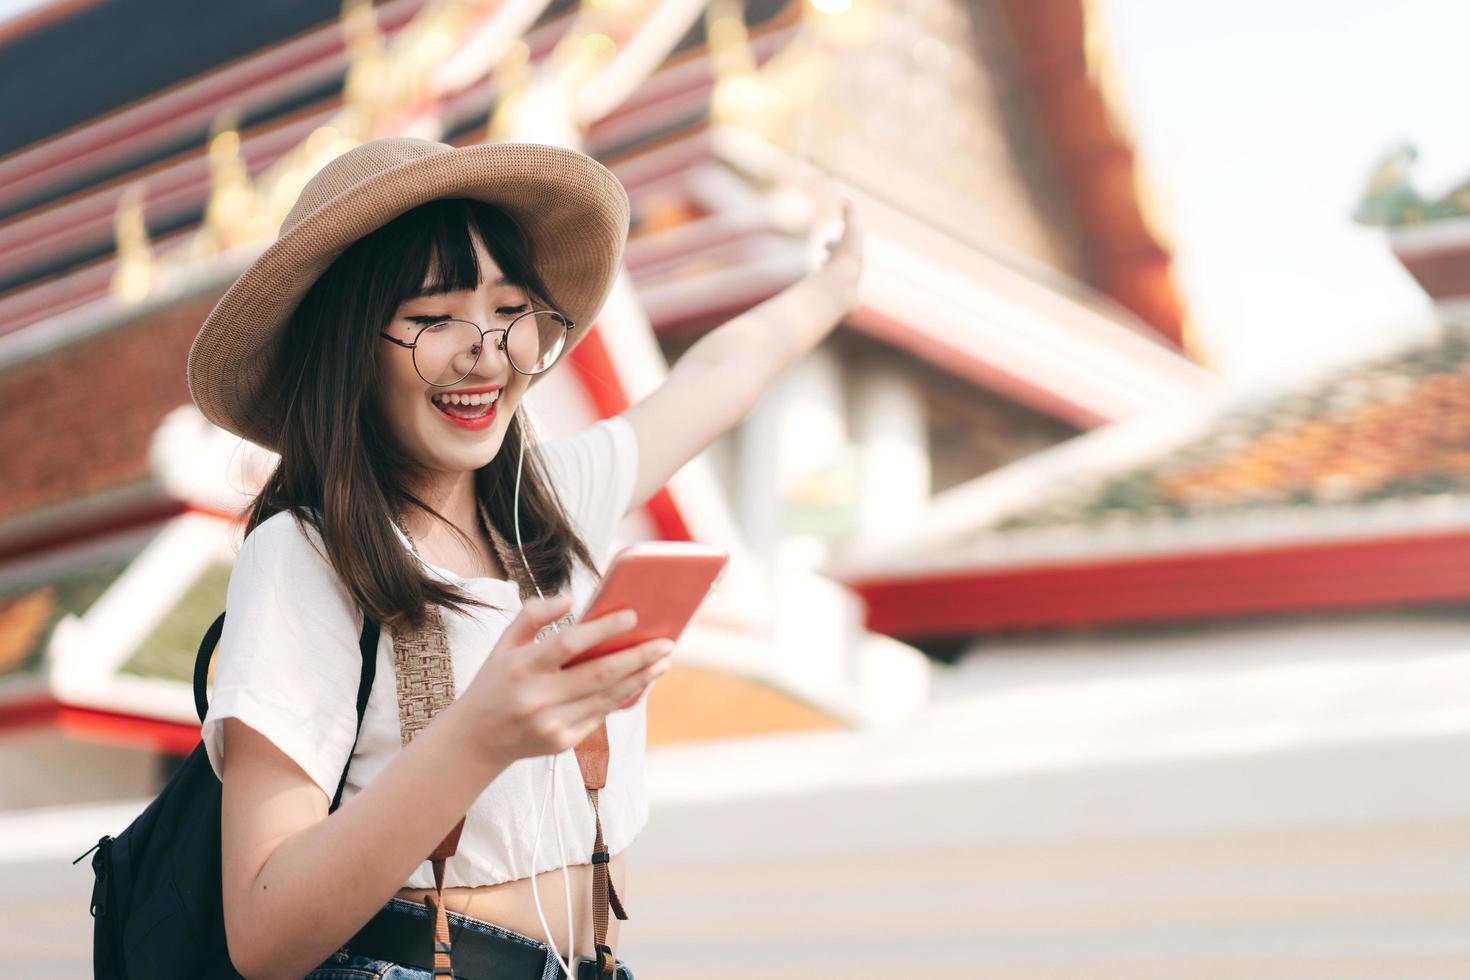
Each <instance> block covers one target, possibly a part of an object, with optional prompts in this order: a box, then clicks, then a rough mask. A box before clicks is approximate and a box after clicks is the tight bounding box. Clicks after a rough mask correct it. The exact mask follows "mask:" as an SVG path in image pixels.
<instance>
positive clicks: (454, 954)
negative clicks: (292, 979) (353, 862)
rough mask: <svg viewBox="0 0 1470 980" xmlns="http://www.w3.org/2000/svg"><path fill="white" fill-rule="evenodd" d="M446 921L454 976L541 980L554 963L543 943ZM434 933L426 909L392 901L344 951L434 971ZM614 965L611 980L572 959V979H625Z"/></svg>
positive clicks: (560, 973)
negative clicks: (574, 976) (614, 972)
mask: <svg viewBox="0 0 1470 980" xmlns="http://www.w3.org/2000/svg"><path fill="white" fill-rule="evenodd" d="M445 916H446V918H447V919H448V921H449V945H450V958H451V959H452V960H453V962H454V974H455V976H464V977H524V978H525V980H542V977H543V975H544V972H545V970H546V965H547V963H548V962H555V959H554V957H553V956H552V955H550V954H551V946H550V944H548V943H546V942H543V941H542V940H539V939H536V938H534V937H532V936H527V935H525V934H524V933H519V932H516V931H514V930H512V929H506V928H505V927H503V926H498V925H496V924H494V923H493V922H486V921H485V920H483V919H477V918H475V917H474V916H470V915H465V914H463V913H461V912H455V911H452V910H447V909H446V910H445ZM433 933H434V924H433V918H432V916H431V915H430V912H429V909H428V907H427V906H425V905H424V904H422V903H420V902H414V901H410V900H408V899H405V898H398V897H394V898H391V899H389V900H388V904H386V905H384V906H383V907H382V908H381V909H379V910H378V912H377V914H376V915H374V916H373V917H372V918H371V919H369V920H368V922H367V924H366V925H364V926H363V927H362V928H361V929H359V930H358V931H357V933H356V935H354V936H353V937H352V938H351V939H349V940H348V941H347V942H346V944H345V945H344V946H343V947H342V949H343V952H345V953H348V954H350V955H355V956H368V957H371V958H373V959H379V960H388V961H389V962H392V963H399V964H402V965H403V966H411V967H416V968H418V969H421V970H429V971H431V972H432V971H433V969H434V943H433ZM618 965H619V967H620V969H618V970H617V972H616V974H615V975H613V976H608V975H606V974H603V975H601V976H599V974H598V971H597V962H596V961H595V960H592V959H588V958H586V957H580V956H579V957H576V958H574V959H573V960H572V966H573V968H574V969H575V970H576V971H577V977H576V980H623V978H624V977H626V976H629V974H628V973H627V971H626V970H625V969H622V968H621V967H622V966H623V964H622V961H621V960H619V961H618ZM553 976H554V977H556V978H559V980H566V971H565V970H563V969H561V968H560V967H559V966H558V967H557V968H556V972H555V974H554V975H553Z"/></svg>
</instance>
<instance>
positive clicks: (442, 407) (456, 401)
mask: <svg viewBox="0 0 1470 980" xmlns="http://www.w3.org/2000/svg"><path fill="white" fill-rule="evenodd" d="M499 395H500V392H499V391H498V390H497V391H492V392H487V393H484V394H479V395H435V396H434V397H433V399H432V401H433V404H434V408H435V409H437V410H438V412H439V414H440V415H442V416H444V418H445V419H447V420H448V421H450V422H453V423H454V424H455V425H458V426H460V427H461V428H472V429H481V428H484V427H486V426H488V425H489V424H490V423H491V422H493V421H495V413H496V410H497V407H498V406H499V403H500V399H499Z"/></svg>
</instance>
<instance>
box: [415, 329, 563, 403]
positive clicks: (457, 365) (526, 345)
mask: <svg viewBox="0 0 1470 980" xmlns="http://www.w3.org/2000/svg"><path fill="white" fill-rule="evenodd" d="M499 338H500V331H499V330H491V331H490V332H488V333H486V334H485V335H484V337H483V339H482V338H481V335H480V328H479V327H477V326H475V324H473V323H471V322H469V321H468V320H442V321H440V322H439V323H431V324H428V325H427V326H425V327H424V328H423V329H422V330H420V331H419V335H418V339H417V341H415V344H416V346H415V347H414V351H413V356H414V367H416V368H417V369H418V372H419V375H420V376H422V377H423V379H424V380H425V381H426V382H428V383H429V384H432V385H441V386H443V385H452V384H458V383H459V382H460V381H462V380H463V379H464V378H465V377H467V376H468V375H469V373H470V372H471V371H473V370H474V368H475V364H476V363H477V362H478V360H479V358H480V357H481V356H483V351H482V350H481V347H482V346H483V345H486V344H489V345H498V344H499V343H500V339H499ZM566 340H567V321H566V319H565V318H564V317H563V316H562V315H561V314H560V313H557V312H556V311H554V310H538V311H535V312H532V313H527V314H525V315H523V316H520V317H517V318H516V320H515V321H514V322H512V323H511V325H510V327H509V328H508V329H507V332H506V334H505V353H506V355H507V356H508V357H509V358H510V363H511V367H513V368H514V369H515V370H516V371H519V372H520V373H521V374H540V373H541V372H542V371H545V370H547V369H548V368H550V367H551V365H552V364H554V363H556V359H557V357H558V356H560V355H561V351H562V348H563V347H564V346H566Z"/></svg>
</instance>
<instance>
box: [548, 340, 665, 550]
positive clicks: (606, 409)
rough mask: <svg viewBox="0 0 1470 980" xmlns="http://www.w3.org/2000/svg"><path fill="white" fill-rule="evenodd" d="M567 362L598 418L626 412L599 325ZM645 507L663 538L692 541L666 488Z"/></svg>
mask: <svg viewBox="0 0 1470 980" xmlns="http://www.w3.org/2000/svg"><path fill="white" fill-rule="evenodd" d="M567 361H568V363H569V364H570V365H571V368H572V371H573V373H575V374H576V376H577V380H578V381H579V382H580V383H581V385H582V389H583V390H584V391H585V392H586V393H587V397H588V398H590V399H591V400H592V406H593V408H594V409H596V411H597V414H598V416H599V417H600V418H611V417H612V416H614V415H621V414H622V413H623V412H625V411H627V409H628V406H629V405H630V404H632V402H631V401H630V399H629V397H628V391H627V389H626V388H624V387H623V382H622V379H621V377H620V376H619V375H618V371H617V368H616V367H615V366H614V365H613V360H612V353H611V352H610V351H609V350H608V348H607V344H606V342H604V340H603V335H602V330H601V329H599V327H598V326H596V325H594V326H593V328H592V329H591V330H589V331H587V336H585V337H583V338H582V340H581V342H580V343H579V344H577V346H576V347H573V348H572V350H571V353H570V354H568V355H567ZM644 506H645V507H646V508H647V510H648V516H649V518H650V519H652V521H653V524H654V526H655V527H657V528H658V533H659V534H660V535H661V536H662V537H664V538H665V539H667V540H674V541H689V540H691V539H692V538H693V534H692V533H691V532H690V530H689V524H688V522H687V521H686V520H685V519H684V515H683V513H682V512H681V511H680V509H679V505H678V504H677V503H675V501H674V498H673V495H672V494H670V493H669V488H668V487H660V488H659V490H658V492H657V493H655V494H654V495H653V496H652V497H650V498H649V499H648V502H647V503H646V504H645V505H644Z"/></svg>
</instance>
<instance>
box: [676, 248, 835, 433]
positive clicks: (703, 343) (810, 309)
mask: <svg viewBox="0 0 1470 980" xmlns="http://www.w3.org/2000/svg"><path fill="white" fill-rule="evenodd" d="M838 283H839V280H838V279H837V277H836V275H835V274H834V273H833V272H832V269H831V267H825V268H823V269H819V270H818V271H817V272H814V273H812V274H811V275H809V276H806V277H805V278H803V279H801V280H799V281H797V282H795V283H793V284H792V285H790V286H788V287H787V288H786V289H783V290H782V291H781V292H779V293H777V294H776V295H775V296H772V297H771V298H769V299H767V300H765V301H763V302H761V303H759V304H757V305H755V306H753V307H751V308H750V309H749V310H746V311H745V312H744V313H741V314H740V315H739V316H736V317H734V318H732V319H730V320H729V321H727V322H725V323H723V324H721V325H720V326H718V327H716V328H715V329H714V330H711V331H710V332H709V333H707V334H705V335H704V336H703V337H701V338H700V339H699V340H698V341H697V342H695V343H694V344H693V345H692V346H691V347H690V348H689V349H688V350H687V351H685V352H684V356H683V357H681V358H679V361H678V363H676V364H675V365H674V368H673V371H672V372H671V374H672V373H674V372H679V371H681V370H682V371H689V372H695V373H698V374H700V375H702V376H703V377H705V378H709V377H713V376H718V377H720V378H721V379H722V380H721V382H720V384H719V387H720V396H721V397H722V398H724V399H727V401H726V402H725V404H726V405H727V406H728V407H729V408H730V410H731V413H732V416H733V418H735V419H739V418H741V417H743V416H744V415H745V414H746V412H747V411H749V409H750V408H751V407H752V406H753V405H754V404H755V401H756V399H758V398H759V397H760V394H761V392H763V391H764V390H765V389H766V387H767V386H768V385H769V384H770V382H771V381H773V380H774V379H775V378H776V376H777V375H779V374H781V372H783V371H785V370H786V369H787V368H788V367H790V366H791V365H792V364H793V363H794V362H795V361H796V360H797V359H798V358H800V357H801V356H802V355H803V354H805V353H806V352H807V351H809V350H811V349H812V348H813V347H815V346H816V345H817V344H818V343H820V342H821V340H822V338H824V337H826V336H827V334H828V333H830V332H831V331H832V328H833V327H835V326H836V325H837V324H838V323H839V322H840V321H841V319H842V316H843V314H844V313H845V312H846V311H847V309H848V308H849V306H848V303H847V302H846V300H845V298H844V296H843V295H842V291H841V288H840V286H839V284H838Z"/></svg>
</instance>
